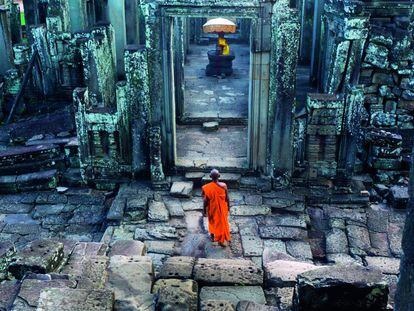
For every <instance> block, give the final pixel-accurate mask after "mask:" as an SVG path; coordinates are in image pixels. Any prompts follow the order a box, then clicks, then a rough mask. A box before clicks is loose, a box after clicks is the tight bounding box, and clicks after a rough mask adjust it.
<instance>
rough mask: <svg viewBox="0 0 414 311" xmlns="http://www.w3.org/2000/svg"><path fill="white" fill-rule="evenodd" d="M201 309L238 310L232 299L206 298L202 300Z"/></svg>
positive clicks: (213, 310)
mask: <svg viewBox="0 0 414 311" xmlns="http://www.w3.org/2000/svg"><path fill="white" fill-rule="evenodd" d="M200 311H236V308H235V307H234V305H233V304H232V303H231V302H230V301H226V300H213V299H206V300H203V301H202V302H200Z"/></svg>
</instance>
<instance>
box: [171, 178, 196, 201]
mask: <svg viewBox="0 0 414 311" xmlns="http://www.w3.org/2000/svg"><path fill="white" fill-rule="evenodd" d="M193 187H194V183H193V182H192V181H176V182H174V183H173V184H172V186H171V190H170V195H171V196H173V197H177V198H191V196H192V195H193Z"/></svg>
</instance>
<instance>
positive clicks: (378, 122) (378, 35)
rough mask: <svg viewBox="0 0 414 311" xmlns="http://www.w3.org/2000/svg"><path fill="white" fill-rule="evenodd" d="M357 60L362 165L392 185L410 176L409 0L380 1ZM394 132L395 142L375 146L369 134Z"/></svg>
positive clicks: (413, 88)
mask: <svg viewBox="0 0 414 311" xmlns="http://www.w3.org/2000/svg"><path fill="white" fill-rule="evenodd" d="M366 9H367V10H368V11H370V13H371V17H370V32H369V35H368V39H367V44H366V48H365V51H364V56H363V62H362V64H361V71H360V79H359V82H360V83H361V84H363V85H364V93H365V101H364V102H365V104H364V106H365V109H364V111H365V112H364V116H363V118H362V119H361V122H362V125H363V127H364V129H365V130H364V132H363V133H364V138H361V145H360V146H359V148H360V151H361V152H362V157H361V160H362V162H363V163H365V168H366V169H368V170H369V171H371V172H372V174H373V177H374V179H375V181H376V182H380V183H384V184H392V183H396V182H401V181H402V178H404V177H405V178H406V177H408V168H409V163H408V161H405V160H406V159H409V153H410V151H411V147H412V145H413V140H412V138H411V137H412V134H413V130H414V50H413V48H414V33H413V27H414V23H413V10H414V7H413V5H412V4H405V5H399V6H397V5H394V4H388V5H386V4H382V5H381V4H378V5H376V6H375V5H373V6H371V7H370V6H368V7H367V8H366ZM381 133H382V136H383V137H384V139H385V140H386V139H387V137H393V141H398V143H397V144H391V145H378V142H379V140H378V139H376V140H372V139H371V137H378V135H379V136H381Z"/></svg>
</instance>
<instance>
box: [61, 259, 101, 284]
mask: <svg viewBox="0 0 414 311" xmlns="http://www.w3.org/2000/svg"><path fill="white" fill-rule="evenodd" d="M108 262H109V259H108V257H106V256H88V257H74V258H72V257H71V258H70V259H69V261H68V263H67V264H66V265H65V266H64V267H63V269H62V271H61V274H68V275H70V278H71V279H74V280H76V281H77V282H78V286H77V288H81V289H91V288H94V289H103V288H104V287H105V283H106V280H107V276H108V271H107V267H108Z"/></svg>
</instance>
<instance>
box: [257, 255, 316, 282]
mask: <svg viewBox="0 0 414 311" xmlns="http://www.w3.org/2000/svg"><path fill="white" fill-rule="evenodd" d="M319 268H321V266H315V265H313V264H310V263H305V262H298V261H287V260H275V261H273V262H270V263H268V264H266V265H265V279H266V284H268V285H269V286H276V287H291V286H294V285H295V283H296V277H297V276H298V275H299V274H301V273H303V272H306V271H310V270H314V269H319Z"/></svg>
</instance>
